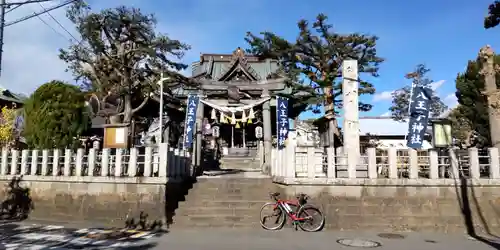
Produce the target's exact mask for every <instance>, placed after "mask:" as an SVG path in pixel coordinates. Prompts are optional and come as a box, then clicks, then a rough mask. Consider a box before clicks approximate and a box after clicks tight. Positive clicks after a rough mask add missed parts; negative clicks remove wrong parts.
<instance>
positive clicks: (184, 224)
mask: <svg viewBox="0 0 500 250" xmlns="http://www.w3.org/2000/svg"><path fill="white" fill-rule="evenodd" d="M170 227H171V228H176V229H193V228H207V229H208V228H224V229H229V228H245V229H254V228H255V229H262V227H261V225H260V223H259V222H258V221H257V222H234V221H233V222H225V221H219V220H211V221H209V222H196V221H175V220H174V223H173V224H172V225H171V226H170Z"/></svg>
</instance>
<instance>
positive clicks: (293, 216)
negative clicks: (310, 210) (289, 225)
mask: <svg viewBox="0 0 500 250" xmlns="http://www.w3.org/2000/svg"><path fill="white" fill-rule="evenodd" d="M284 204H288V205H292V206H295V207H297V210H298V209H299V208H300V204H299V201H297V200H280V199H278V200H277V201H276V204H275V205H274V209H276V208H278V207H279V208H280V209H281V210H283V211H285V213H286V214H287V215H288V217H290V219H292V220H293V221H303V220H306V218H300V217H297V215H296V214H295V213H294V212H290V211H288V210H286V209H285V205H284Z"/></svg>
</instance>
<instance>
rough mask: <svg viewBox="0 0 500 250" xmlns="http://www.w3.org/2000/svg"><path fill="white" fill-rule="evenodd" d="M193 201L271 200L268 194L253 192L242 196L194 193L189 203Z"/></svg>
mask: <svg viewBox="0 0 500 250" xmlns="http://www.w3.org/2000/svg"><path fill="white" fill-rule="evenodd" d="M191 200H193V201H194V200H197V201H198V200H209V201H210V202H232V201H235V200H241V201H252V200H254V201H255V200H257V201H260V200H269V201H270V199H269V195H268V194H267V193H266V194H264V193H255V192H253V193H252V191H251V190H249V191H247V192H243V193H240V194H234V193H199V192H197V193H192V194H190V195H189V199H188V201H191Z"/></svg>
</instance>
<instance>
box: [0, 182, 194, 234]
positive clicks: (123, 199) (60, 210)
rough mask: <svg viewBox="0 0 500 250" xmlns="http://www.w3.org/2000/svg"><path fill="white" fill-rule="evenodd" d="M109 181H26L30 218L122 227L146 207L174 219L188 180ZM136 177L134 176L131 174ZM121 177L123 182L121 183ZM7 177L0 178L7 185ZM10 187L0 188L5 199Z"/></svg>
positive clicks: (151, 216) (151, 215)
mask: <svg viewBox="0 0 500 250" xmlns="http://www.w3.org/2000/svg"><path fill="white" fill-rule="evenodd" d="M108 179H109V181H108V182H104V181H103V182H87V183H83V182H68V181H35V180H30V181H23V182H22V183H21V186H23V187H27V188H29V189H30V196H31V199H32V201H33V205H34V209H33V211H31V213H30V214H29V219H33V220H41V221H57V222H83V221H85V222H95V223H98V224H100V225H108V226H116V227H123V226H124V225H125V220H126V218H127V215H128V216H130V217H133V218H138V217H139V213H140V212H141V211H144V212H145V213H147V214H148V215H149V220H162V221H172V217H173V216H174V210H175V209H176V208H177V206H178V203H179V201H180V200H184V195H186V194H187V190H188V189H189V188H191V187H192V183H189V182H178V181H169V182H166V181H165V182H166V184H165V182H163V183H161V182H158V183H154V182H149V183H147V182H146V183H140V180H135V181H136V183H132V180H130V181H129V182H128V183H123V182H124V179H127V178H116V179H115V180H116V181H112V178H108ZM129 179H135V178H129ZM120 181H121V183H120ZM7 184H8V181H0V185H3V186H5V187H6V186H7ZM6 191H7V189H6V188H4V189H2V190H1V191H0V199H1V200H2V201H4V200H5V199H6V197H7V196H8V194H7V193H6Z"/></svg>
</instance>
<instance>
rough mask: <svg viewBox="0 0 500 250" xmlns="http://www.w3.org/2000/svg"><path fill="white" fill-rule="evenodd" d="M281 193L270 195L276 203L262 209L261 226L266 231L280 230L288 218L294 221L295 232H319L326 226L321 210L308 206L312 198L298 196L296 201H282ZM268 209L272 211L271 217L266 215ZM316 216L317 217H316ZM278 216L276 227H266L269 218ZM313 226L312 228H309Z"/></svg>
mask: <svg viewBox="0 0 500 250" xmlns="http://www.w3.org/2000/svg"><path fill="white" fill-rule="evenodd" d="M279 195H280V193H270V194H269V196H270V197H271V199H273V200H274V201H275V202H268V203H266V204H264V205H263V206H262V208H261V209H260V225H261V226H262V227H263V228H264V229H266V230H279V229H281V228H283V226H284V225H285V223H286V217H288V218H290V219H291V220H292V225H293V227H294V228H295V230H298V229H297V228H298V227H300V229H302V230H303V231H306V232H317V231H320V230H321V229H323V227H324V226H325V216H324V215H323V212H321V210H320V209H319V208H317V207H315V206H313V205H311V204H307V200H308V199H309V198H310V197H309V196H308V195H306V194H299V195H297V199H296V200H281V199H279V198H278V196H279ZM267 208H271V209H272V214H271V215H265V210H266V209H267ZM314 214H316V215H317V216H314ZM274 216H277V218H276V220H275V223H276V224H277V225H276V226H274V227H270V226H266V225H265V223H266V221H267V219H268V218H269V217H274ZM308 225H311V227H308Z"/></svg>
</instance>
